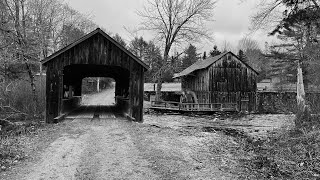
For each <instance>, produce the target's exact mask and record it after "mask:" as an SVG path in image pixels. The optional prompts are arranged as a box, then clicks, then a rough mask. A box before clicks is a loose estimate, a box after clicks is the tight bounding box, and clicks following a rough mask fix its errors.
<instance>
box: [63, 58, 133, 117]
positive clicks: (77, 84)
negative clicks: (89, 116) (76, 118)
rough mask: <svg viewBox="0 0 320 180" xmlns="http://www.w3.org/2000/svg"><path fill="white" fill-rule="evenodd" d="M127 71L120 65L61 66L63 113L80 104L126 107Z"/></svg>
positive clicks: (127, 93)
mask: <svg viewBox="0 0 320 180" xmlns="http://www.w3.org/2000/svg"><path fill="white" fill-rule="evenodd" d="M129 79H130V73H129V70H127V69H125V68H122V67H119V66H107V65H93V64H74V65H68V66H66V67H64V69H63V107H62V111H63V112H68V111H71V110H74V109H77V108H79V107H80V106H114V110H116V111H118V112H126V111H127V110H128V107H129V105H128V104H129Z"/></svg>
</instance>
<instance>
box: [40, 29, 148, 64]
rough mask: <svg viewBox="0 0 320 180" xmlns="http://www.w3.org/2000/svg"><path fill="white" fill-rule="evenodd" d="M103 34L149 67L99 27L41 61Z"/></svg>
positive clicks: (137, 60) (45, 61) (50, 58)
mask: <svg viewBox="0 0 320 180" xmlns="http://www.w3.org/2000/svg"><path fill="white" fill-rule="evenodd" d="M98 33H99V34H101V35H102V36H103V37H104V38H106V39H107V40H109V41H110V42H112V43H113V44H114V45H116V46H117V47H118V48H120V49H121V50H122V51H123V52H124V53H126V54H127V55H128V56H130V57H131V58H132V59H134V60H135V61H136V62H138V63H139V64H140V65H141V66H143V67H144V68H145V69H149V67H148V65H147V64H145V63H144V62H143V61H141V60H140V59H139V58H138V57H137V56H135V55H134V54H132V53H131V52H130V51H128V50H127V49H126V48H125V47H123V46H122V45H121V44H119V43H118V42H117V41H116V40H114V39H113V38H112V37H110V36H109V35H108V34H107V33H105V32H104V31H102V30H101V29H100V28H97V29H96V30H94V31H92V32H90V33H89V34H87V35H85V36H83V37H81V38H80V39H78V40H76V41H75V42H73V43H71V44H69V45H68V46H66V47H64V48H62V49H60V50H58V51H56V52H55V53H53V54H52V55H50V56H48V57H46V58H45V59H43V60H41V63H42V64H43V65H45V64H46V63H48V62H49V61H51V60H53V59H54V58H55V57H57V56H59V55H60V54H62V53H64V52H66V51H68V50H70V49H71V48H73V47H74V46H76V45H78V44H80V43H82V42H83V41H85V40H87V39H89V38H91V37H92V36H94V35H95V34H98Z"/></svg>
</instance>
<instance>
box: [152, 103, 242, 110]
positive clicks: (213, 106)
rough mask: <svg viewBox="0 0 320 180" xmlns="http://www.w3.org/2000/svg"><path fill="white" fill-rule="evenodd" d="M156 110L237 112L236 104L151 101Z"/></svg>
mask: <svg viewBox="0 0 320 180" xmlns="http://www.w3.org/2000/svg"><path fill="white" fill-rule="evenodd" d="M151 107H152V108H156V109H167V110H180V111H238V104H237V103H180V102H173V101H151Z"/></svg>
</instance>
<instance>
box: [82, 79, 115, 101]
mask: <svg viewBox="0 0 320 180" xmlns="http://www.w3.org/2000/svg"><path fill="white" fill-rule="evenodd" d="M115 88H116V81H115V80H114V79H113V78H108V77H87V78H84V79H82V87H81V97H82V98H81V105H86V106H114V105H115V90H116V89H115Z"/></svg>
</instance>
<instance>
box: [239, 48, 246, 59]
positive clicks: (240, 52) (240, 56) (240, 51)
mask: <svg viewBox="0 0 320 180" xmlns="http://www.w3.org/2000/svg"><path fill="white" fill-rule="evenodd" d="M238 58H239V59H240V60H241V61H243V62H247V58H246V56H245V54H244V52H243V51H242V49H240V50H239V52H238Z"/></svg>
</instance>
